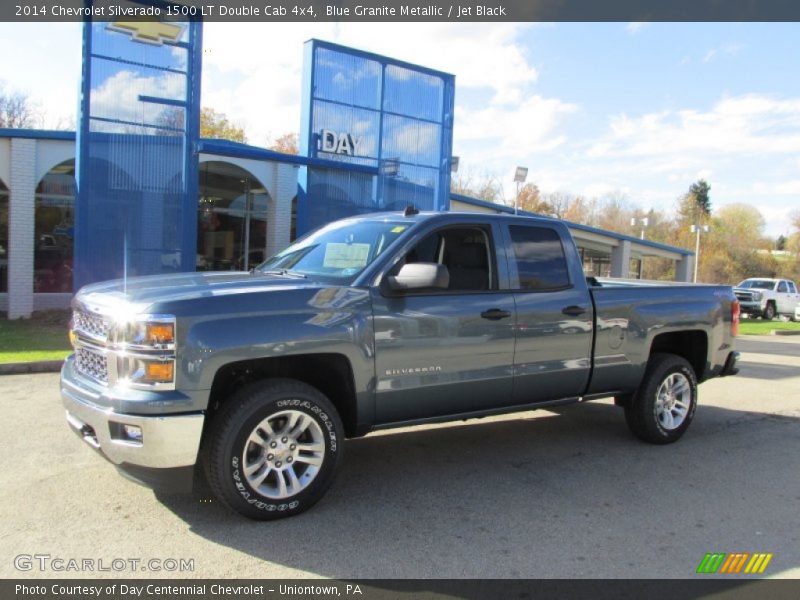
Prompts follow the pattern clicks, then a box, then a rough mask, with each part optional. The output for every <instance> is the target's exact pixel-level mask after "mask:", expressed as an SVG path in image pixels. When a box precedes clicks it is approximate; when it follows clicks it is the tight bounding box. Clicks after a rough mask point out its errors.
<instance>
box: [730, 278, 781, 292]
mask: <svg viewBox="0 0 800 600" xmlns="http://www.w3.org/2000/svg"><path fill="white" fill-rule="evenodd" d="M736 287H740V288H752V289H756V290H772V289H775V282H774V281H771V280H769V279H745V280H744V281H742V282H741V283H740V284H739V285H738V286H736Z"/></svg>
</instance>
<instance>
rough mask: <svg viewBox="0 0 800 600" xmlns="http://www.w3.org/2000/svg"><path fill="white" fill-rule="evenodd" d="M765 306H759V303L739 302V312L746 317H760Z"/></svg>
mask: <svg viewBox="0 0 800 600" xmlns="http://www.w3.org/2000/svg"><path fill="white" fill-rule="evenodd" d="M764 308H766V304H765V305H764V306H761V302H741V301H740V302H739V310H741V311H742V312H743V313H746V314H748V315H760V314H761V313H762V312H764Z"/></svg>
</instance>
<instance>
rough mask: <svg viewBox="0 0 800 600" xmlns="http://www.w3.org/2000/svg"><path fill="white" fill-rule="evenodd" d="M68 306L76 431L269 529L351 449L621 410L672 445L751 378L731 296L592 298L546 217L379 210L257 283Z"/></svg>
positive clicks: (174, 289) (117, 287)
mask: <svg viewBox="0 0 800 600" xmlns="http://www.w3.org/2000/svg"><path fill="white" fill-rule="evenodd" d="M598 283H599V285H597V284H598ZM73 311H74V312H73V320H72V327H73V329H72V332H71V339H72V340H73V343H74V348H75V353H74V354H73V355H72V356H70V357H69V358H68V359H67V360H66V361H65V363H64V367H63V369H62V372H61V395H62V400H63V404H64V406H65V407H66V411H67V421H68V422H69V424H70V426H71V427H72V428H73V430H74V431H75V432H76V433H77V434H78V435H79V437H80V438H82V439H83V440H84V442H86V443H87V444H88V445H89V446H91V447H92V448H94V449H95V450H97V451H99V452H100V453H101V454H102V455H104V456H105V457H106V458H108V459H109V460H110V462H112V463H114V464H115V465H116V466H117V467H118V468H119V469H120V470H121V471H122V472H123V473H125V474H126V475H127V476H128V477H130V478H133V479H134V480H138V481H139V482H142V483H145V484H146V485H150V486H152V487H156V488H161V489H165V488H167V489H169V488H171V489H173V490H177V489H183V490H187V489H190V488H191V483H192V478H193V474H194V469H195V466H196V464H197V463H200V464H201V465H202V466H203V467H204V469H205V472H206V476H207V479H208V481H209V484H210V486H211V489H212V490H213V491H214V493H215V494H216V496H217V497H218V498H219V499H220V500H221V501H222V503H224V504H225V505H226V506H228V507H229V508H231V509H233V510H235V511H238V512H240V513H241V514H243V515H245V516H247V517H250V518H253V519H262V520H263V519H275V518H278V517H284V516H290V515H294V514H297V513H300V512H302V511H304V510H306V509H308V508H309V507H311V506H312V505H313V504H314V503H315V502H317V501H318V500H319V499H320V498H321V497H322V496H323V494H324V493H325V491H326V490H327V489H328V487H329V486H330V484H331V482H332V480H333V476H334V473H335V471H336V469H337V466H338V465H339V464H340V463H341V460H342V452H343V449H344V444H343V440H344V439H345V438H348V437H358V436H362V435H365V434H367V433H369V432H370V431H374V430H379V429H387V428H393V427H405V426H408V425H411V424H419V423H432V422H439V421H449V420H462V419H470V418H479V417H484V416H488V415H494V414H501V413H510V412H515V411H525V410H532V409H537V408H544V407H552V406H557V405H562V404H567V403H572V402H582V401H586V400H594V399H598V398H607V397H613V398H614V399H615V403H616V404H617V405H618V406H620V407H622V408H624V413H625V419H626V421H627V424H628V426H629V428H630V430H631V431H632V433H633V434H634V435H636V436H637V437H639V438H641V439H642V440H644V441H646V442H650V443H654V444H668V443H671V442H675V441H677V440H678V439H679V438H680V437H681V436H682V435H683V434H684V433H685V432H686V430H687V428H688V427H689V424H690V423H691V421H692V417H693V416H694V413H695V408H696V406H697V387H698V383H700V382H703V381H705V380H708V379H710V378H713V377H719V376H723V375H733V374H735V373H736V372H737V366H736V364H737V359H738V352H736V351H735V349H734V337H735V335H736V332H737V328H738V324H739V303H738V302H737V301H736V298H735V296H734V295H733V292H732V291H731V288H730V286H723V285H692V284H672V285H654V284H652V283H647V284H636V283H634V282H622V281H617V282H615V281H610V280H603V281H599V282H598V281H593V285H592V286H589V285H587V281H586V279H585V278H584V275H583V269H582V264H581V259H580V256H579V254H578V251H577V248H576V246H575V243H574V241H573V239H572V236H571V235H570V232H569V230H568V229H567V227H566V226H565V225H564V224H563V223H562V222H561V221H558V220H553V219H546V218H527V217H514V216H508V215H478V214H459V213H425V214H420V213H418V212H417V211H414V210H407V211H405V212H404V213H401V214H397V213H382V214H377V215H365V216H361V217H356V218H352V219H346V220H343V221H337V222H334V223H331V224H329V225H326V226H325V227H323V228H321V229H319V230H317V231H316V232H314V233H311V234H309V235H307V236H305V237H304V238H302V239H301V240H299V241H297V242H295V243H294V244H293V245H291V246H289V247H288V248H287V249H285V250H283V251H282V252H280V253H279V254H277V255H276V256H274V257H272V258H271V259H270V260H268V261H267V262H265V263H264V264H262V265H260V266H259V267H258V268H256V269H254V270H253V271H252V272H217V273H214V272H206V273H180V274H172V275H169V276H152V277H140V278H133V279H129V280H128V281H124V282H123V281H111V282H105V283H98V284H94V285H89V286H87V287H85V288H83V289H82V290H81V291H80V292H79V293H78V294H77V296H76V298H75V299H74V301H73ZM477 439H478V438H477V437H476V440H477ZM476 443H480V442H479V441H476ZM597 451H598V452H601V451H602V450H601V449H600V448H598V449H597ZM648 456H649V455H648ZM659 460H669V459H668V458H667V457H664V456H663V455H662V458H661V459H659ZM534 468H535V467H534ZM386 476H387V477H391V476H392V474H391V473H386Z"/></svg>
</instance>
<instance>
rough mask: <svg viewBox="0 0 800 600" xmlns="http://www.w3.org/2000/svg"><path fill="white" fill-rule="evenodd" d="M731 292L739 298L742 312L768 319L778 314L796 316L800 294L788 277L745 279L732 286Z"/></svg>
mask: <svg viewBox="0 0 800 600" xmlns="http://www.w3.org/2000/svg"><path fill="white" fill-rule="evenodd" d="M733 293H734V294H736V298H737V299H738V300H739V306H740V307H741V311H742V314H746V315H751V316H755V317H762V318H764V319H766V320H768V321H771V320H772V319H774V318H775V317H776V316H778V315H785V316H787V317H790V318H792V319H796V318H797V316H796V309H797V307H798V306H799V305H800V294H798V293H797V286H796V285H795V283H794V281H790V280H789V279H767V278H763V277H754V278H751V279H745V280H744V281H742V282H741V283H740V284H739V285H737V286H736V287H735V288H733Z"/></svg>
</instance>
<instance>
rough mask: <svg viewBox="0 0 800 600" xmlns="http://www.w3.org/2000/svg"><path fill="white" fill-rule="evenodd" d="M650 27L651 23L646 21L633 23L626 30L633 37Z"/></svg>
mask: <svg viewBox="0 0 800 600" xmlns="http://www.w3.org/2000/svg"><path fill="white" fill-rule="evenodd" d="M649 26H650V23H648V22H646V21H633V22H631V23H628V24H627V25H626V26H625V30H626V31H627V32H628V33H629V34H631V35H636V34H637V33H639V32H640V31H642V29H644V28H645V27H649Z"/></svg>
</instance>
